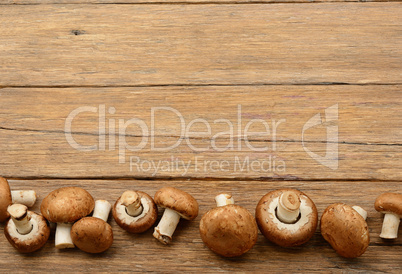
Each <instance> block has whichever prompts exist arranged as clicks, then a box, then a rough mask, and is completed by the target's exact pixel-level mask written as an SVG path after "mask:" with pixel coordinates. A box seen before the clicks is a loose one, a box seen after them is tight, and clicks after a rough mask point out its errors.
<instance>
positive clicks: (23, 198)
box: [11, 190, 36, 207]
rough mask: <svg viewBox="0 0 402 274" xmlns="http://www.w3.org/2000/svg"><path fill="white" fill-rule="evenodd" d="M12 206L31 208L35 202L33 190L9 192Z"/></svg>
mask: <svg viewBox="0 0 402 274" xmlns="http://www.w3.org/2000/svg"><path fill="white" fill-rule="evenodd" d="M11 199H12V201H13V204H23V205H26V206H27V207H32V206H33V205H34V204H35V202H36V192H35V191H34V190H13V191H11Z"/></svg>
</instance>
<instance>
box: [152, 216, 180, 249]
mask: <svg viewBox="0 0 402 274" xmlns="http://www.w3.org/2000/svg"><path fill="white" fill-rule="evenodd" d="M179 221H180V215H179V214H178V213H177V212H176V211H174V210H172V209H169V208H166V209H165V212H164V213H163V216H162V219H161V220H160V222H159V224H158V226H157V227H155V231H154V234H153V235H154V237H155V238H156V239H158V240H159V241H160V242H161V243H164V244H168V243H170V242H171V241H172V235H173V233H174V231H175V230H176V227H177V224H178V223H179Z"/></svg>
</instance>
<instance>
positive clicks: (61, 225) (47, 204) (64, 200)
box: [40, 187, 95, 249]
mask: <svg viewBox="0 0 402 274" xmlns="http://www.w3.org/2000/svg"><path fill="white" fill-rule="evenodd" d="M94 206H95V201H94V199H93V198H92V196H91V194H89V193H88V192H87V191H86V190H84V189H82V188H79V187H63V188H59V189H56V190H54V191H52V192H51V193H50V194H49V195H48V196H46V198H45V199H43V201H42V204H41V206H40V211H41V212H42V215H43V216H44V217H45V218H46V219H47V220H48V221H49V222H54V223H57V227H56V236H55V244H56V248H58V249H63V248H74V244H73V241H72V239H71V236H70V231H71V226H72V224H73V223H74V222H75V221H77V220H79V219H81V218H83V217H85V216H87V215H88V214H89V213H91V212H92V210H93V209H94Z"/></svg>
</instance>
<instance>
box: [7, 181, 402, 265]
mask: <svg viewBox="0 0 402 274" xmlns="http://www.w3.org/2000/svg"><path fill="white" fill-rule="evenodd" d="M35 201H36V194H35V192H34V191H18V192H12V191H10V187H9V184H8V182H7V180H6V179H4V178H2V177H0V221H5V220H7V219H8V218H9V220H8V222H7V224H6V226H5V228H4V233H5V236H6V238H7V239H8V241H9V242H10V244H11V245H12V246H14V247H15V248H16V249H17V250H18V251H20V252H23V253H28V252H34V251H36V250H38V249H40V248H41V247H42V246H43V245H44V244H45V243H46V241H47V240H48V238H49V236H50V233H51V229H50V226H51V225H53V224H56V232H55V245H56V248H58V249H63V248H74V247H78V248H79V249H81V250H83V251H85V252H88V253H100V252H104V251H106V250H107V249H108V248H109V247H110V246H111V245H112V243H113V231H112V228H111V226H110V225H109V224H108V223H107V220H108V216H109V214H110V211H112V214H113V217H114V219H115V221H116V223H117V224H118V225H119V226H120V227H121V228H123V229H124V230H126V231H128V232H130V233H142V232H144V231H146V230H148V229H149V228H151V227H152V226H153V225H154V223H155V222H156V220H157V217H158V206H159V207H161V208H163V209H164V213H163V216H162V218H161V220H160V221H159V224H158V225H157V226H156V227H155V228H154V233H153V236H154V237H155V238H156V239H157V240H159V241H160V242H161V243H163V244H169V243H170V242H171V241H172V235H173V233H174V231H175V229H176V226H177V224H178V223H179V221H180V219H181V218H183V219H186V220H193V219H195V218H196V217H197V216H198V203H197V201H196V200H195V199H194V197H193V196H191V195H190V194H188V193H186V192H184V191H182V190H179V189H176V188H173V187H164V188H161V189H160V190H158V191H157V192H156V194H155V196H154V198H152V197H151V196H149V195H148V194H146V193H144V192H142V191H131V190H128V191H125V192H124V193H123V194H122V195H121V197H120V198H118V199H117V201H116V203H115V204H114V206H113V208H112V205H111V204H110V203H109V202H108V201H106V200H97V201H95V200H94V199H93V197H92V196H91V195H90V194H89V193H88V192H87V191H86V190H84V189H82V188H79V187H64V188H59V189H56V190H54V191H52V192H51V193H50V194H49V195H48V196H46V197H45V198H44V199H43V201H42V204H41V206H40V210H41V213H42V215H39V214H36V213H34V212H32V211H29V210H28V207H31V206H33V204H34V203H35ZM215 201H216V205H217V206H216V208H213V209H211V210H209V211H208V212H207V213H205V214H204V216H202V218H201V221H200V235H201V239H202V240H203V242H204V243H205V245H206V246H208V247H209V248H210V249H211V250H212V251H214V252H215V253H217V254H220V255H222V256H225V257H235V256H240V255H242V254H244V253H245V252H247V251H248V250H250V249H251V248H252V247H253V246H254V244H255V243H256V241H257V235H258V229H259V230H260V231H261V233H262V234H263V235H264V236H265V237H266V238H267V239H268V240H270V241H271V242H273V243H275V244H277V245H279V246H283V247H294V246H299V245H302V244H304V243H306V242H307V241H309V240H310V239H311V238H312V236H313V234H314V233H315V231H316V228H317V225H318V212H317V208H316V206H315V204H314V202H313V201H312V200H311V199H310V198H309V197H308V196H307V195H306V194H305V193H303V192H301V191H299V190H296V189H280V190H275V191H271V192H269V193H267V194H266V195H264V196H263V197H262V198H261V200H260V201H259V203H258V205H257V207H256V211H255V218H254V216H253V215H252V214H251V213H250V212H249V211H248V210H247V209H245V208H243V207H241V206H239V205H235V204H234V199H233V197H232V196H231V195H229V194H219V195H218V196H216V197H215ZM375 209H376V210H377V211H379V212H382V213H384V214H385V217H384V222H383V227H382V232H381V234H380V237H381V238H384V239H395V238H397V233H398V227H399V222H400V218H401V216H402V194H397V193H384V194H381V195H380V196H379V197H378V198H377V199H376V201H375ZM91 213H92V216H89V215H90V214H91ZM366 218H367V212H366V211H365V210H364V209H362V208H361V207H359V206H349V205H346V204H342V203H336V204H332V205H330V206H328V207H327V208H326V209H325V211H324V212H323V214H322V216H321V221H320V229H321V234H322V236H323V237H324V239H325V240H326V241H328V242H329V244H330V245H331V246H332V247H333V248H334V249H335V250H336V252H337V253H338V254H339V255H341V256H343V257H347V258H355V257H359V256H361V255H362V254H363V253H364V252H365V251H366V249H367V247H368V245H369V242H370V238H369V231H368V227H367V223H366Z"/></svg>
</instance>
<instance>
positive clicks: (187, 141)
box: [64, 104, 338, 176]
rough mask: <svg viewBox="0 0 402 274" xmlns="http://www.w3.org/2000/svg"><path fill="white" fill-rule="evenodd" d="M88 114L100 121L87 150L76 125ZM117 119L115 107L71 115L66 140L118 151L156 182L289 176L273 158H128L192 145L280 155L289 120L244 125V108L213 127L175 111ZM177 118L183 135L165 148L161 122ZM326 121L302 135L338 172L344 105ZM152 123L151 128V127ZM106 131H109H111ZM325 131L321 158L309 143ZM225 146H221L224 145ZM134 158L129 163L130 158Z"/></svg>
mask: <svg viewBox="0 0 402 274" xmlns="http://www.w3.org/2000/svg"><path fill="white" fill-rule="evenodd" d="M83 113H87V114H88V113H94V114H95V115H97V118H98V142H97V143H94V144H91V145H83V144H80V143H79V142H77V141H76V140H75V138H74V136H73V131H72V125H73V122H74V119H76V118H77V117H78V116H79V115H81V114H83ZM115 113H116V109H115V108H114V107H108V108H106V105H99V106H96V107H95V106H82V107H78V108H76V109H74V110H73V111H71V112H70V114H69V115H68V116H67V118H66V120H65V128H64V131H65V137H66V140H67V142H68V143H69V145H70V146H71V147H72V148H74V149H76V150H78V151H83V152H85V151H94V150H99V151H105V150H106V147H107V149H108V150H109V151H117V153H118V161H119V163H120V164H124V163H126V161H127V159H129V161H130V170H131V171H133V170H136V171H140V172H146V173H151V174H152V176H155V175H156V174H157V173H158V172H173V171H176V172H181V174H182V175H185V174H186V173H187V172H188V171H189V169H190V168H193V170H194V171H203V172H216V171H223V172H231V171H239V172H249V171H257V172H258V171H260V172H269V171H275V172H285V170H286V163H285V162H284V161H283V160H281V159H277V156H276V155H268V156H267V157H266V159H263V160H261V159H258V160H253V159H251V158H250V157H249V156H243V157H239V156H234V158H233V160H232V161H228V160H221V161H218V160H216V161H215V160H212V161H208V160H202V159H201V158H202V157H199V156H195V157H194V159H191V160H186V161H184V160H182V159H179V158H177V157H174V156H171V157H167V158H165V159H161V160H147V159H141V158H140V157H138V156H133V155H127V154H128V153H130V152H138V151H141V150H144V149H146V150H147V151H157V152H169V151H172V150H174V149H176V148H177V147H179V146H180V145H186V146H188V148H190V149H191V151H193V152H196V153H202V152H210V151H215V152H225V151H232V152H244V151H245V150H248V151H250V152H260V153H261V152H265V153H267V152H269V151H271V152H274V151H277V144H276V140H277V133H278V129H279V128H280V127H283V126H285V123H286V119H278V120H276V119H270V120H264V119H251V120H248V121H247V123H246V122H244V121H242V106H241V105H238V106H237V119H235V121H230V120H229V119H225V118H218V119H215V120H213V121H207V120H205V119H202V118H196V119H193V120H190V121H186V119H185V118H184V116H183V115H182V114H181V113H180V111H179V110H177V109H174V108H171V107H164V106H162V107H152V108H150V119H149V121H144V120H143V119H139V118H136V117H134V118H131V119H128V120H126V119H122V118H120V119H114V118H113V115H114V114H115ZM167 113H169V114H170V115H175V116H177V119H178V121H179V129H180V130H179V134H178V136H177V140H175V142H174V143H173V144H169V145H165V146H161V143H160V142H159V143H158V142H157V141H156V134H155V133H156V132H157V130H158V129H157V126H156V124H157V123H156V122H157V119H158V117H161V116H160V115H166V114H167ZM324 117H325V121H324V120H323V119H322V116H321V114H320V113H317V114H316V115H314V116H313V117H311V118H310V119H309V120H308V121H307V122H306V123H305V124H304V126H303V128H302V129H301V144H302V146H303V149H304V150H305V151H306V153H307V154H308V155H309V156H310V157H311V158H313V159H314V160H315V161H317V162H318V163H320V164H322V165H323V166H326V167H328V168H330V169H333V170H336V169H337V168H338V125H337V121H338V104H335V105H333V106H330V107H329V108H327V109H325V115H324ZM147 122H148V123H147ZM256 124H258V125H259V126H260V127H261V126H262V128H264V131H262V132H251V128H252V126H253V125H256ZM106 125H108V126H107V127H106ZM319 125H324V126H326V129H327V130H326V133H327V137H326V138H327V142H326V143H327V146H326V154H325V155H324V156H320V155H318V154H315V153H314V152H312V151H311V150H310V149H309V148H308V145H309V143H308V142H307V141H305V132H307V131H308V130H310V129H311V128H314V127H316V126H319ZM196 126H197V127H198V128H199V127H202V128H203V129H204V131H202V132H200V131H197V132H194V131H193V129H194V127H196ZM214 126H215V127H216V126H219V127H220V128H225V131H221V132H217V133H215V134H212V132H213V130H212V129H213V128H214ZM129 127H131V128H135V129H136V132H139V133H138V134H136V135H135V136H136V137H138V138H140V141H139V142H138V143H137V144H135V145H134V144H129V143H128V142H127V137H128V135H127V133H126V132H127V129H128V128H129ZM200 135H201V136H202V137H205V139H206V140H208V142H207V144H206V145H205V144H203V146H200V144H198V145H197V144H194V143H193V141H194V139H193V137H199V136H200ZM224 136H225V139H224V140H227V141H228V142H227V144H226V145H225V146H222V144H221V143H219V142H218V140H219V139H222V138H223V137H224ZM256 136H262V137H264V138H267V139H269V140H270V142H264V143H263V145H261V143H260V142H259V146H255V145H253V142H252V141H251V140H250V138H251V137H256ZM219 144H220V145H219ZM127 156H128V157H127Z"/></svg>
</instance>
